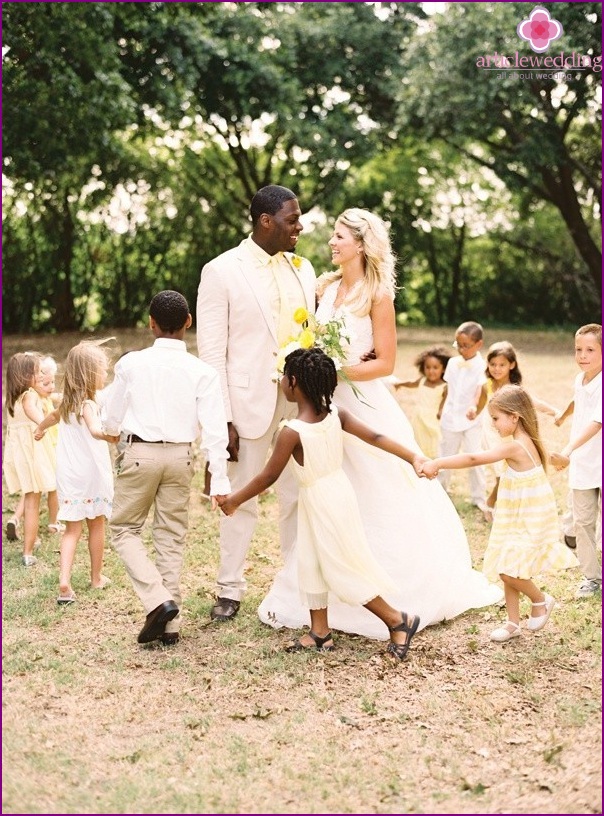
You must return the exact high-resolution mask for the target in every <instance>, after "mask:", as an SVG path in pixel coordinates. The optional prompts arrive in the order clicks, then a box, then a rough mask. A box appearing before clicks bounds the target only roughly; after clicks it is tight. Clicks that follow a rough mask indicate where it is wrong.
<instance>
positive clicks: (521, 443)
mask: <svg viewBox="0 0 604 816" xmlns="http://www.w3.org/2000/svg"><path fill="white" fill-rule="evenodd" d="M488 411H489V414H490V415H491V418H492V421H493V425H494V426H495V429H496V430H497V433H498V434H499V436H500V437H502V438H503V440H504V441H502V442H501V444H500V445H498V446H497V447H495V448H492V449H491V450H489V451H484V452H482V453H464V454H458V455H456V456H445V457H439V458H437V459H434V460H432V462H429V463H427V464H424V465H423V467H422V471H423V473H425V474H426V476H428V477H429V478H434V476H436V474H437V473H438V471H439V470H440V469H441V468H448V469H451V468H464V467H475V466H476V465H486V464H492V463H493V462H501V461H505V463H506V468H505V470H504V471H503V473H502V475H501V478H500V482H499V493H498V497H497V513H496V514H495V519H494V522H493V527H492V529H491V535H490V537H489V544H488V546H487V549H486V552H485V556H484V565H483V572H484V573H485V575H486V576H487V578H491V579H493V580H495V579H496V578H497V577H499V578H501V580H502V581H503V584H504V590H505V605H506V608H507V613H508V620H507V621H506V622H505V623H504V624H503V625H502V626H499V627H498V628H497V629H495V630H494V631H493V632H491V640H495V641H497V642H500V643H502V642H504V641H506V640H510V639H511V638H514V637H518V636H519V635H520V634H521V629H520V595H521V594H523V595H526V596H527V597H528V598H529V599H530V601H531V603H532V612H531V616H530V617H529V619H528V621H527V628H528V629H529V630H530V631H532V632H536V631H538V630H539V629H543V627H544V626H545V624H546V623H547V621H548V619H549V616H550V615H551V612H552V609H553V608H554V605H555V603H556V602H555V600H554V598H552V597H551V595H547V594H546V593H544V592H542V591H541V590H540V589H539V588H538V587H537V586H536V585H535V584H534V583H533V580H532V578H533V576H535V575H538V574H539V573H541V572H549V571H552V570H558V569H568V568H569V567H576V566H578V562H577V559H576V558H575V556H574V555H573V554H572V553H571V552H570V550H569V549H568V548H567V547H566V546H565V545H564V544H563V543H562V541H561V540H560V531H559V524H558V512H557V509H556V502H555V499H554V493H553V490H552V487H551V485H550V483H549V481H548V479H547V476H546V475H545V464H546V454H545V450H544V447H543V443H542V442H541V439H540V436H539V423H538V421H537V414H536V412H535V408H534V406H533V403H532V401H531V398H530V396H529V395H528V393H527V392H526V391H525V390H524V388H522V387H521V386H519V385H506V386H504V387H503V388H501V389H499V391H498V392H497V393H496V394H495V396H494V397H493V398H492V399H491V401H490V402H489V405H488Z"/></svg>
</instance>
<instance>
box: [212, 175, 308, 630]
mask: <svg viewBox="0 0 604 816" xmlns="http://www.w3.org/2000/svg"><path fill="white" fill-rule="evenodd" d="M250 214H251V219H252V232H251V235H249V236H248V237H247V238H246V239H245V240H243V241H242V242H241V243H240V244H239V246H238V247H235V248H234V249H230V250H228V251H227V252H224V253H223V254H222V255H219V256H218V257H217V258H214V259H213V260H211V261H210V262H209V263H207V264H206V265H205V266H204V267H203V269H202V270H201V280H200V283H199V291H198V298H197V347H198V350H199V357H200V358H201V359H202V360H203V361H204V362H206V363H208V364H209V365H211V366H213V367H214V368H215V369H216V370H217V371H218V374H219V376H220V382H221V386H222V396H223V400H224V407H225V411H226V418H227V421H228V430H229V446H228V451H229V455H230V462H229V479H230V482H231V487H232V490H233V491H235V490H239V489H240V488H241V487H243V485H245V484H247V482H249V480H250V479H251V478H252V477H253V476H255V475H256V474H257V473H259V472H260V471H261V470H262V468H263V467H264V465H265V463H266V458H267V454H268V451H269V448H270V446H271V443H272V441H273V438H274V436H275V434H276V432H277V430H278V427H279V423H280V422H281V421H282V420H283V419H286V418H289V417H290V416H293V415H294V413H295V410H294V406H293V403H287V402H286V400H285V397H284V395H283V394H282V392H281V389H280V388H279V387H278V383H277V382H276V381H275V380H276V377H275V374H276V354H277V351H278V349H279V347H280V346H281V345H283V344H284V343H285V342H286V341H287V339H288V337H289V336H290V335H292V334H293V333H294V331H296V329H297V328H298V329H299V327H296V325H295V323H294V322H293V314H294V311H295V310H296V309H297V308H298V307H300V306H303V307H305V308H306V309H308V311H310V312H314V310H315V273H314V270H313V268H312V265H311V264H310V262H309V261H307V260H306V259H305V258H301V257H300V256H299V255H295V254H293V253H294V250H295V247H296V243H297V241H298V236H299V235H300V233H301V232H302V224H301V223H300V216H301V215H302V212H301V210H300V206H299V204H298V200H297V198H296V196H295V194H294V193H293V192H292V191H291V190H288V189H287V188H286V187H280V186H279V185H276V184H271V185H269V186H267V187H262V189H260V190H258V192H257V193H256V194H255V195H254V197H253V198H252V202H251V206H250ZM277 495H278V498H279V533H280V539H281V550H282V553H283V555H285V554H286V553H287V552H288V551H289V550H290V549H291V548H292V547H293V546H294V544H295V540H296V514H297V487H296V484H295V481H294V479H293V477H292V476H291V475H290V474H289V471H286V472H284V473H283V475H282V476H281V477H280V479H279V481H278V482H277ZM257 516H258V503H257V499H255V498H254V499H251V500H250V501H248V502H246V503H245V504H242V505H241V507H240V508H239V510H238V512H237V513H235V514H234V515H233V516H223V517H222V518H221V520H220V567H219V571H218V581H217V583H218V597H217V599H216V604H215V605H214V607H213V608H212V612H211V618H212V620H221V621H224V620H230V619H231V618H234V617H235V615H236V614H237V612H238V610H239V604H240V602H241V598H242V597H243V594H244V592H245V587H246V582H245V578H244V576H243V572H244V567H245V558H246V555H247V551H248V548H249V545H250V541H251V539H252V535H253V534H254V528H255V526H256V520H257Z"/></svg>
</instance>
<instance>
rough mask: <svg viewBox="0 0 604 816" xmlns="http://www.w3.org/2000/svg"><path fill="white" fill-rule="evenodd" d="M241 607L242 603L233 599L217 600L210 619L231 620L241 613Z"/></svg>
mask: <svg viewBox="0 0 604 816" xmlns="http://www.w3.org/2000/svg"><path fill="white" fill-rule="evenodd" d="M239 606H240V602H239V601H234V600H233V599H232V598H216V603H215V605H214V606H213V607H212V611H211V612H210V617H211V618H212V620H217V621H226V620H231V618H234V617H235V615H236V614H237V612H239Z"/></svg>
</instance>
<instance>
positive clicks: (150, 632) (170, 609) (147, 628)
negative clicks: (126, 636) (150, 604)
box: [137, 601, 178, 643]
mask: <svg viewBox="0 0 604 816" xmlns="http://www.w3.org/2000/svg"><path fill="white" fill-rule="evenodd" d="M177 615H178V607H177V606H176V604H175V603H174V601H164V602H163V604H160V605H159V606H157V607H156V608H155V609H154V610H153V611H152V612H149V614H148V615H147V618H146V620H145V625H144V626H143V628H142V629H141V630H140V632H139V633H138V638H137V640H138V642H139V643H151V641H152V640H157V638H158V637H160V635H163V634H164V631H165V629H166V624H167V623H168V621H171V620H172V618H175V617H176V616H177Z"/></svg>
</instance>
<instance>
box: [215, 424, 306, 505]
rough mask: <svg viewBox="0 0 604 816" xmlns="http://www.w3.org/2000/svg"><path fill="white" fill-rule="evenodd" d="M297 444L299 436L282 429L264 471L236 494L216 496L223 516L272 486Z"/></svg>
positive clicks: (291, 431)
mask: <svg viewBox="0 0 604 816" xmlns="http://www.w3.org/2000/svg"><path fill="white" fill-rule="evenodd" d="M299 444H300V434H298V433H296V431H294V430H292V429H291V428H283V430H282V431H281V432H280V433H279V436H278V437H277V442H276V443H275V447H274V450H273V454H272V456H271V458H270V459H269V460H268V462H267V463H266V465H265V466H264V469H263V470H261V471H260V473H259V474H258V475H257V476H254V478H253V479H252V480H251V481H249V482H248V483H247V484H246V485H245V487H242V488H241V490H238V491H237V492H236V493H230V494H229V495H228V496H226V497H225V498H222V497H221V496H216V501H217V504H218V506H219V507H220V509H221V510H222V512H223V513H224V514H225V516H232V515H233V513H234V512H235V510H236V509H237V508H238V507H239V505H240V504H243V503H244V502H246V501H249V499H252V498H253V497H254V496H257V495H258V494H259V493H262V491H263V490H266V488H267V487H270V486H271V485H272V484H274V483H275V482H276V481H277V479H278V478H279V476H280V475H281V474H282V473H283V470H284V469H285V466H286V465H287V463H288V461H289V458H290V456H291V455H292V453H293V452H294V449H295V448H296V446H297V445H299Z"/></svg>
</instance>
